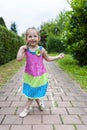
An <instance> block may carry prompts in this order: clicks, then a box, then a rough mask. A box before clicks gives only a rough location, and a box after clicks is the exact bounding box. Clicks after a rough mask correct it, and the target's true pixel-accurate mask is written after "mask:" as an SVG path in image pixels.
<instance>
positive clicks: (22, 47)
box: [17, 45, 27, 61]
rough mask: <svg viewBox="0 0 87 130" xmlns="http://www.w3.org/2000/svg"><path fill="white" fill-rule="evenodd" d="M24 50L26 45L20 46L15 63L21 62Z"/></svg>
mask: <svg viewBox="0 0 87 130" xmlns="http://www.w3.org/2000/svg"><path fill="white" fill-rule="evenodd" d="M26 49H27V46H26V45H24V46H21V47H20V48H19V50H18V53H17V61H21V60H22V59H23V58H24V56H25V51H26Z"/></svg>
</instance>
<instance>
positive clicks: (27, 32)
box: [25, 27, 40, 39]
mask: <svg viewBox="0 0 87 130" xmlns="http://www.w3.org/2000/svg"><path fill="white" fill-rule="evenodd" d="M30 30H35V31H36V32H37V34H38V36H40V32H39V30H38V29H37V28H35V27H31V28H28V29H27V30H26V32H25V39H27V35H28V34H29V31H30Z"/></svg>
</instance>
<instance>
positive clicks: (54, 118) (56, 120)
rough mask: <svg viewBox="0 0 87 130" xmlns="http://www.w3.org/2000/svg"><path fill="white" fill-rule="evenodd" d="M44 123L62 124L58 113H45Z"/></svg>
mask: <svg viewBox="0 0 87 130" xmlns="http://www.w3.org/2000/svg"><path fill="white" fill-rule="evenodd" d="M43 124H61V120H60V117H59V116H58V115H43Z"/></svg>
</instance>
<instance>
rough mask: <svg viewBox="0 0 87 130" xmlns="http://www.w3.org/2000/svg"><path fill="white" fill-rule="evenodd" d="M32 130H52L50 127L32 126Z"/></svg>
mask: <svg viewBox="0 0 87 130" xmlns="http://www.w3.org/2000/svg"><path fill="white" fill-rule="evenodd" d="M33 130H53V126H52V125H33Z"/></svg>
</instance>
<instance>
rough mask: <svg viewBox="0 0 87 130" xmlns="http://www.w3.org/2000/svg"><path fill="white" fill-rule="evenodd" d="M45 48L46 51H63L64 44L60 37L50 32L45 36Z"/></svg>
mask: <svg viewBox="0 0 87 130" xmlns="http://www.w3.org/2000/svg"><path fill="white" fill-rule="evenodd" d="M46 48H47V51H48V53H50V52H64V51H65V46H64V44H63V42H61V40H60V38H59V37H58V36H56V35H53V34H50V35H49V36H48V37H47V43H46Z"/></svg>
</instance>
